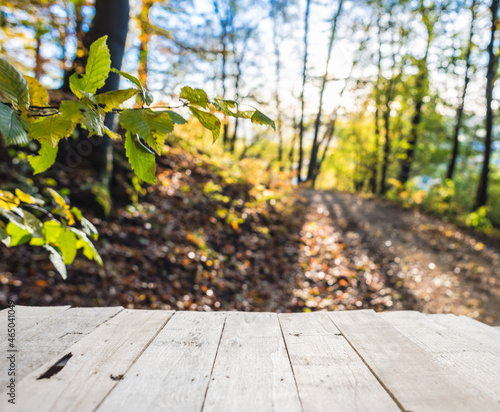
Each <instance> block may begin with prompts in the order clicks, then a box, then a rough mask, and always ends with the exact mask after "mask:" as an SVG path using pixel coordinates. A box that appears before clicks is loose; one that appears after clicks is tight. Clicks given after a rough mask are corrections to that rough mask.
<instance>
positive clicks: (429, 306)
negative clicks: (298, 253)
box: [302, 190, 500, 325]
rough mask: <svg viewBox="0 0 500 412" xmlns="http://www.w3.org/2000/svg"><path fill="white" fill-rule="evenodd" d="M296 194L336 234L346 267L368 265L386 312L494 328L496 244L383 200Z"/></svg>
mask: <svg viewBox="0 0 500 412" xmlns="http://www.w3.org/2000/svg"><path fill="white" fill-rule="evenodd" d="M302 194H303V195H304V196H305V197H306V199H307V200H308V202H309V205H310V209H311V211H312V212H311V213H316V214H317V213H318V212H320V213H323V215H327V216H328V219H329V221H328V223H327V225H332V226H333V227H335V230H336V231H338V232H340V233H341V236H342V240H343V243H344V250H345V254H346V255H350V256H352V257H351V260H352V259H353V257H354V259H358V258H359V257H362V258H363V259H365V260H366V261H368V262H372V266H373V263H374V264H375V268H376V269H375V270H376V271H377V272H379V276H381V277H382V278H383V282H384V283H385V284H386V285H387V286H388V287H389V289H388V290H389V291H390V293H392V294H393V295H394V293H395V292H397V295H399V297H400V304H397V302H396V304H395V305H394V308H396V309H400V308H401V307H400V306H402V308H403V309H414V310H419V311H422V312H427V313H454V314H457V315H458V314H464V315H468V316H472V317H474V318H477V319H479V320H481V321H483V322H486V323H489V324H495V325H500V242H499V241H498V240H497V239H492V238H489V237H487V236H484V235H481V234H473V233H472V232H470V231H467V230H464V229H460V228H457V227H456V226H454V225H452V224H450V223H446V222H443V221H442V220H440V219H438V218H435V217H431V216H427V215H424V214H422V213H419V212H418V211H415V210H408V209H402V208H401V207H400V206H398V205H395V204H393V203H390V202H386V201H380V200H373V199H363V198H361V197H359V196H356V195H353V194H349V193H341V192H327V191H313V190H304V191H303V192H302ZM325 211H326V212H325ZM323 217H324V216H323ZM322 225H325V222H324V221H323V222H322ZM356 256H357V257H356ZM366 258H367V259H366ZM398 306H399V307H398Z"/></svg>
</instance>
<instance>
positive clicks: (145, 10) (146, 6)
mask: <svg viewBox="0 0 500 412" xmlns="http://www.w3.org/2000/svg"><path fill="white" fill-rule="evenodd" d="M152 6H153V1H152V0H142V7H141V12H140V14H139V26H140V29H141V33H140V34H139V42H140V45H139V70H138V72H139V76H138V77H139V81H140V82H141V84H142V85H144V86H145V87H147V83H148V45H149V40H150V39H151V34H150V33H149V31H148V27H149V11H150V10H151V7H152Z"/></svg>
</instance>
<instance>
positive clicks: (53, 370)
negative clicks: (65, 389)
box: [37, 352, 73, 380]
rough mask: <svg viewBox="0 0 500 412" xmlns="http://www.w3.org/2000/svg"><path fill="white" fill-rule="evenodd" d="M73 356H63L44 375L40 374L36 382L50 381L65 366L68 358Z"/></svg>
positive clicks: (70, 354)
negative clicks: (41, 380)
mask: <svg viewBox="0 0 500 412" xmlns="http://www.w3.org/2000/svg"><path fill="white" fill-rule="evenodd" d="M72 356H73V354H72V353H71V352H70V353H68V354H67V355H64V356H63V357H62V358H61V359H59V360H58V361H57V362H56V363H55V364H54V365H52V366H51V367H50V368H49V369H48V370H47V371H46V372H45V373H43V374H41V375H40V376H39V377H38V378H37V380H40V379H50V378H51V377H52V376H54V375H55V374H56V373H59V372H60V371H61V369H62V368H64V367H65V366H66V364H67V363H68V361H69V360H70V358H71V357H72Z"/></svg>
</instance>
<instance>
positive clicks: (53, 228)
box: [42, 219, 63, 245]
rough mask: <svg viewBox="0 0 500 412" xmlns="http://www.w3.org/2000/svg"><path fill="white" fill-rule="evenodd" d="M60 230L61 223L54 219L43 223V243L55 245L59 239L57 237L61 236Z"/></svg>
mask: <svg viewBox="0 0 500 412" xmlns="http://www.w3.org/2000/svg"><path fill="white" fill-rule="evenodd" d="M62 230H63V228H62V226H61V223H60V222H58V221H57V220H55V219H52V220H47V221H45V222H43V229H42V231H43V236H44V238H45V242H46V243H51V244H53V245H57V240H58V239H59V236H61V232H62Z"/></svg>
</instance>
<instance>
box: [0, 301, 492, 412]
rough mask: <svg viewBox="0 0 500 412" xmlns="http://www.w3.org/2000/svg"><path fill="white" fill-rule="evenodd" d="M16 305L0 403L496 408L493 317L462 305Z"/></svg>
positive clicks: (68, 407)
mask: <svg viewBox="0 0 500 412" xmlns="http://www.w3.org/2000/svg"><path fill="white" fill-rule="evenodd" d="M14 310H15V320H14V323H15V328H14V329H15V342H14V350H16V351H17V352H12V349H11V352H9V346H8V344H9V340H8V335H7V327H8V321H7V309H5V310H3V311H2V312H1V313H0V315H1V321H0V339H1V341H0V347H1V350H2V354H1V356H0V358H1V359H2V361H1V362H0V367H1V370H0V387H1V388H2V389H1V391H2V395H1V397H0V411H10V410H12V411H29V412H33V411H38V412H43V411H50V412H54V411H63V412H68V411H94V410H97V411H120V412H122V411H148V412H149V411H183V412H184V411H231V412H233V411H235V412H237V411H257V412H261V411H284V412H291V411H384V412H387V411H400V410H403V411H413V412H416V411H440V412H443V411H453V412H455V411H500V330H499V329H495V328H493V327H490V326H487V325H485V324H482V323H480V322H477V321H474V320H472V319H470V318H467V317H463V316H459V317H457V316H454V315H424V314H421V313H418V312H385V313H375V312H373V311H371V310H359V311H351V312H315V313H297V314H275V313H243V312H217V313H216V312H211V313H205V312H174V311H160V310H129V309H123V308H121V307H113V308H70V307H67V306H62V307H43V308H42V307H26V306H16V307H15V308H14ZM11 320H12V319H11ZM10 326H12V324H11V325H10ZM12 353H15V362H14V369H15V402H16V404H15V406H13V405H11V404H9V403H8V399H9V395H8V393H7V389H5V388H7V385H8V384H9V382H10V378H11V377H10V376H8V370H9V364H8V362H9V360H7V356H9V355H11V354H12ZM12 359H13V358H11V360H12ZM11 366H12V365H11Z"/></svg>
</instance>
